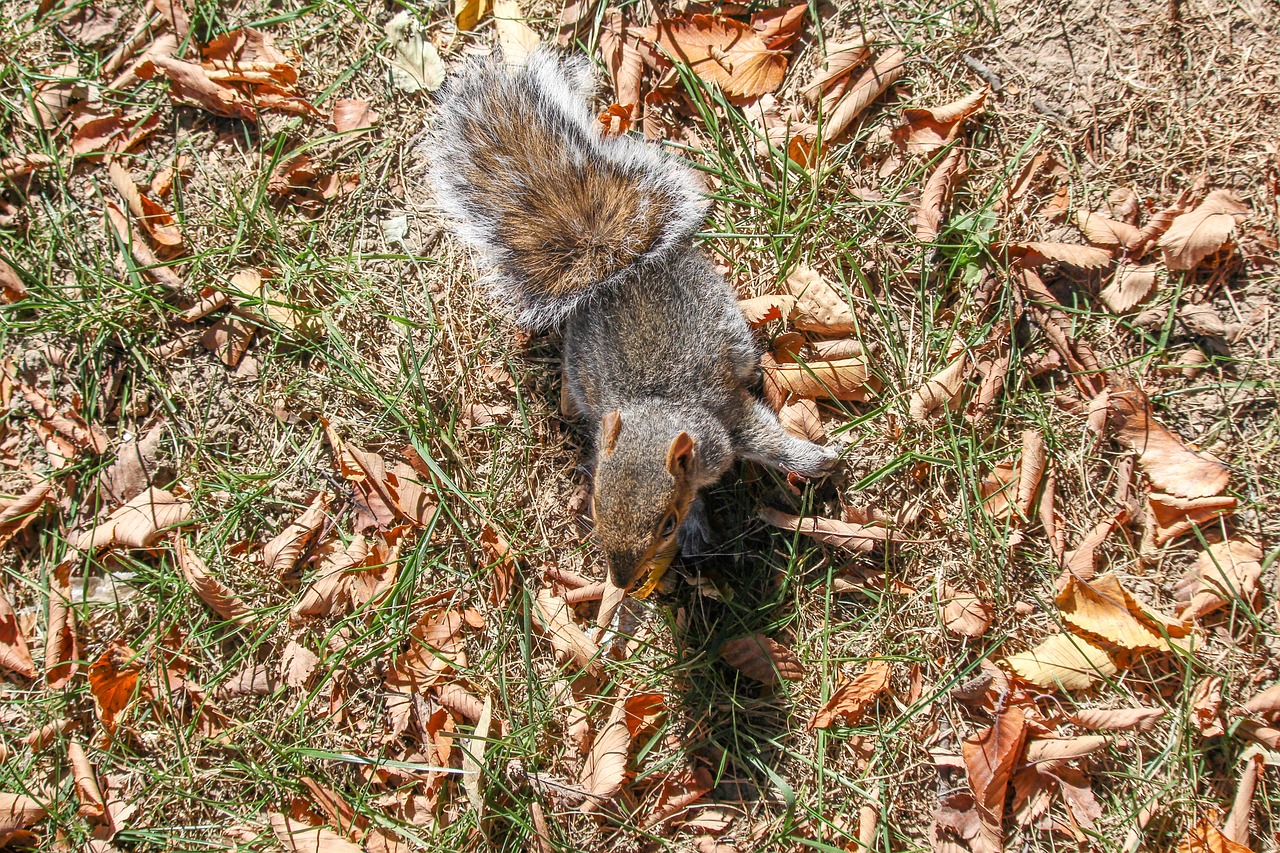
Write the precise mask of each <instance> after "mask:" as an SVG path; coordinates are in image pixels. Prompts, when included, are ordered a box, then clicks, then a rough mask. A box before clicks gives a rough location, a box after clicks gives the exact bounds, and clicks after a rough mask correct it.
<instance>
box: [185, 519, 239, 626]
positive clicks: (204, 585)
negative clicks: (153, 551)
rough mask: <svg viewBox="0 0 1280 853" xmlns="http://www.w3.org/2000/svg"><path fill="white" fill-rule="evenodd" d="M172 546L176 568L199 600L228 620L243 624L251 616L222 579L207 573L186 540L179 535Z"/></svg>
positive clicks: (207, 570)
mask: <svg viewBox="0 0 1280 853" xmlns="http://www.w3.org/2000/svg"><path fill="white" fill-rule="evenodd" d="M173 546H174V551H175V553H176V554H177V558H178V569H179V570H180V571H181V572H182V576H183V577H185V578H186V579H187V583H189V584H191V588H192V589H193V590H195V593H196V595H198V596H199V597H200V600H201V601H203V602H204V603H205V604H207V605H209V606H210V607H212V608H213V610H214V612H216V613H217V614H218V615H219V616H221V617H222V618H223V619H226V620H227V621H229V622H239V623H241V624H243V623H245V622H247V621H248V620H249V619H251V618H252V617H253V611H252V610H250V609H249V607H248V605H246V604H245V603H244V602H243V601H241V600H240V598H239V596H237V595H236V594H235V593H234V592H232V591H231V590H230V589H228V588H227V587H226V586H225V585H223V583H222V581H220V580H218V579H217V578H216V577H214V576H213V575H211V574H209V569H208V567H206V566H205V563H204V560H202V559H200V557H199V556H198V555H197V554H196V553H195V552H194V551H192V550H191V549H190V548H188V547H187V543H186V541H185V540H184V539H183V538H182V537H181V536H179V537H178V538H177V539H175V540H174V543H173Z"/></svg>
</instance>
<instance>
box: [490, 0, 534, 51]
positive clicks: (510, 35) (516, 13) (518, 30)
mask: <svg viewBox="0 0 1280 853" xmlns="http://www.w3.org/2000/svg"><path fill="white" fill-rule="evenodd" d="M493 25H494V28H495V29H497V31H498V43H499V44H501V45H502V59H503V61H504V62H506V63H507V64H508V65H524V63H525V62H526V61H527V60H528V59H529V55H530V54H532V53H533V52H534V51H535V50H537V49H538V45H539V43H540V42H541V41H542V40H541V39H540V38H539V37H538V34H537V33H535V32H534V31H533V30H532V29H530V28H529V25H528V24H527V23H525V16H524V13H523V12H521V11H520V4H519V3H518V2H516V0H493Z"/></svg>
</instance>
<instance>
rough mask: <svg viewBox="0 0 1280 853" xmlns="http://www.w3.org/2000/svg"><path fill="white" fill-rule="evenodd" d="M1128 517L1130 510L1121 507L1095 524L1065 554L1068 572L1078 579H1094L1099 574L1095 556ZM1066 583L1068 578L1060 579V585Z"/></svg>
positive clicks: (1063, 559)
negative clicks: (1095, 565)
mask: <svg viewBox="0 0 1280 853" xmlns="http://www.w3.org/2000/svg"><path fill="white" fill-rule="evenodd" d="M1127 518H1128V510H1127V509H1121V510H1119V511H1118V512H1117V513H1116V514H1115V515H1110V516H1107V517H1106V518H1104V519H1102V520H1101V521H1099V522H1098V523H1097V524H1095V525H1094V526H1093V529H1092V530H1090V531H1089V532H1088V533H1087V534H1085V537H1084V538H1083V539H1081V540H1080V542H1079V543H1078V544H1077V545H1076V547H1075V548H1074V549H1072V550H1071V551H1068V552H1067V553H1066V554H1064V555H1063V558H1062V562H1063V565H1064V566H1065V568H1066V573H1067V575H1068V576H1070V577H1074V578H1075V579H1076V580H1077V581H1089V580H1092V579H1093V577H1094V575H1095V574H1097V572H1096V570H1095V567H1094V558H1095V555H1096V554H1097V551H1098V548H1100V547H1101V546H1102V543H1103V542H1105V541H1107V537H1109V536H1110V535H1111V534H1112V532H1113V531H1114V530H1115V529H1116V527H1117V526H1119V525H1120V524H1123V523H1124V521H1125V520H1126V519H1127ZM1065 583H1066V579H1065V578H1064V579H1063V580H1061V581H1059V585H1063V584H1065Z"/></svg>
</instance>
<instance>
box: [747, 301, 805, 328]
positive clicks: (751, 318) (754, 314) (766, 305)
mask: <svg viewBox="0 0 1280 853" xmlns="http://www.w3.org/2000/svg"><path fill="white" fill-rule="evenodd" d="M738 308H739V309H741V311H742V316H743V317H745V318H746V319H747V325H749V326H751V327H753V328H755V327H757V326H763V325H764V324H765V323H771V322H773V321H774V320H781V321H783V322H784V323H785V322H789V321H790V320H791V316H792V314H794V313H795V310H796V298H795V297H794V296H787V295H785V294H781V293H772V294H768V295H765V296H756V297H754V298H752V299H742V300H739V301H738Z"/></svg>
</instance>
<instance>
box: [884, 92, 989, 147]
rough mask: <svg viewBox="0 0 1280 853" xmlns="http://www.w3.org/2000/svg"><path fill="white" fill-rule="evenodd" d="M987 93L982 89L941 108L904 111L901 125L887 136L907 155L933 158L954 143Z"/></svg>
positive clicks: (978, 108)
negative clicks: (926, 155)
mask: <svg viewBox="0 0 1280 853" xmlns="http://www.w3.org/2000/svg"><path fill="white" fill-rule="evenodd" d="M990 93H991V90H990V89H988V88H983V89H978V90H977V91H975V92H971V93H970V94H968V95H965V96H964V97H962V98H959V99H957V100H955V101H952V102H951V103H948V104H943V105H942V106H940V107H933V108H931V109H912V110H903V111H902V121H903V123H902V124H901V125H899V126H898V127H895V128H894V129H893V132H892V133H891V134H890V136H891V138H892V139H893V141H894V142H896V143H897V144H898V145H900V146H902V147H903V148H904V149H906V150H907V151H913V152H916V153H919V154H932V153H933V152H934V151H937V150H938V149H939V148H942V147H943V146H945V145H948V144H950V143H951V142H954V141H955V139H956V138H957V137H958V136H959V135H960V128H961V127H962V126H963V125H964V121H965V119H967V118H968V117H969V116H971V115H973V114H974V113H976V112H978V110H980V109H982V107H983V106H984V105H985V104H986V102H987V96H988V95H989V94H990Z"/></svg>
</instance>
